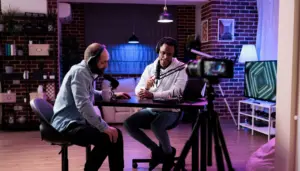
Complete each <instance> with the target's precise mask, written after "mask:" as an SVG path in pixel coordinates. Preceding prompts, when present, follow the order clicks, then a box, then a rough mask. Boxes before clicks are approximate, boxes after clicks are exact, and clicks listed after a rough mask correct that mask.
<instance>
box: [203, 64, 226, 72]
mask: <svg viewBox="0 0 300 171" xmlns="http://www.w3.org/2000/svg"><path fill="white" fill-rule="evenodd" d="M204 74H205V76H222V75H226V63H225V62H224V61H205V62H204Z"/></svg>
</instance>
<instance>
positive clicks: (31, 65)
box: [0, 15, 58, 130]
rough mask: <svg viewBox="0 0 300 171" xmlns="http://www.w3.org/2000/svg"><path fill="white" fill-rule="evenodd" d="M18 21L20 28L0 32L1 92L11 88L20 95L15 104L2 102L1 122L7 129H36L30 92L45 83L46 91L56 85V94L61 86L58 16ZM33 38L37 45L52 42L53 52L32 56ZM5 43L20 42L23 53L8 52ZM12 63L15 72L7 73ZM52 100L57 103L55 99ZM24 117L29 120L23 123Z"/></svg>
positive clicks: (23, 18)
mask: <svg viewBox="0 0 300 171" xmlns="http://www.w3.org/2000/svg"><path fill="white" fill-rule="evenodd" d="M14 21H15V22H14V23H13V24H16V25H17V26H18V27H17V28H18V29H19V30H18V31H16V30H13V31H12V30H5V31H4V32H0V50H1V55H0V63H1V64H0V67H1V68H0V69H1V73H0V83H1V93H6V92H7V91H8V90H11V92H12V93H16V96H17V97H16V102H15V103H0V105H1V106H2V118H1V119H2V123H0V125H1V128H2V129H3V130H35V129H38V125H39V119H38V118H37V116H36V115H35V114H34V113H33V112H32V110H31V108H30V105H29V102H30V93H32V92H37V87H38V85H43V87H44V92H45V93H46V87H51V88H52V87H53V96H54V97H55V96H56V94H57V92H56V91H57V89H58V73H57V70H58V60H57V56H58V54H57V40H58V39H57V29H56V28H57V27H56V16H54V17H53V16H50V17H49V16H45V15H44V16H36V15H35V16H29V15H28V16H15V17H14ZM49 24H51V27H49ZM49 28H51V29H50V30H49ZM30 41H32V42H33V44H49V45H50V49H49V55H48V56H30V55H29V47H28V44H30V43H29V42H30ZM5 44H14V45H16V47H17V50H19V49H21V50H22V53H21V54H19V53H17V54H14V55H7V54H6V53H5V52H6V50H5ZM8 64H9V65H10V66H12V67H13V72H12V73H6V72H5V66H7V65H8ZM41 66H42V67H41ZM24 71H28V72H29V74H28V76H29V77H28V78H24ZM48 74H51V75H54V79H49V75H48ZM43 75H47V78H46V79H44V78H43ZM48 100H49V102H53V100H51V99H48ZM0 117H1V116H0ZM9 117H13V120H14V121H13V124H11V123H8V120H9ZM21 117H23V118H25V122H23V123H20V120H18V119H19V118H21ZM1 119H0V120H1Z"/></svg>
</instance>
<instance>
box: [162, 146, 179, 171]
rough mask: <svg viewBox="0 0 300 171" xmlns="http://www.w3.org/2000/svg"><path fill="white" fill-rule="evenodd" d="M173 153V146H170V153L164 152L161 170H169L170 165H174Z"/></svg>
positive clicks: (174, 151) (174, 153)
mask: <svg viewBox="0 0 300 171" xmlns="http://www.w3.org/2000/svg"><path fill="white" fill-rule="evenodd" d="M175 155H176V149H175V148H174V147H172V153H171V154H164V161H163V167H162V171H170V170H171V169H172V167H173V166H174V160H175Z"/></svg>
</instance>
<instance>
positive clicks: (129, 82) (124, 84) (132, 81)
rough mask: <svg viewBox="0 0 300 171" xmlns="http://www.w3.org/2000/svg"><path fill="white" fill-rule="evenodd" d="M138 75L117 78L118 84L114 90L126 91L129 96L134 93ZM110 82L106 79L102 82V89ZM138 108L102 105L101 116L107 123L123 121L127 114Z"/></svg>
mask: <svg viewBox="0 0 300 171" xmlns="http://www.w3.org/2000/svg"><path fill="white" fill-rule="evenodd" d="M139 80H140V78H139V77H130V78H121V79H118V81H119V83H120V84H119V86H118V88H117V89H116V90H114V92H126V93H128V94H129V95H130V96H132V95H135V93H134V90H135V87H136V85H137V84H138V82H139ZM109 85H110V83H109V82H108V81H106V80H104V81H103V82H102V85H101V87H102V89H106V88H108V87H109ZM139 109H140V108H135V107H111V106H102V109H101V112H102V117H103V119H104V120H105V121H106V122H107V123H123V122H124V121H125V120H126V119H127V118H128V117H129V116H131V115H132V114H133V113H135V112H137V111H138V110H139Z"/></svg>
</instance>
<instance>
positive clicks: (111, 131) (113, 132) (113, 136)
mask: <svg viewBox="0 0 300 171" xmlns="http://www.w3.org/2000/svg"><path fill="white" fill-rule="evenodd" d="M103 132H104V133H105V134H107V135H108V137H109V139H110V142H112V143H116V142H117V140H118V136H119V134H118V130H117V129H116V128H114V127H111V126H108V128H107V129H106V130H105V131H103Z"/></svg>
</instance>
